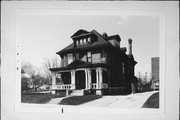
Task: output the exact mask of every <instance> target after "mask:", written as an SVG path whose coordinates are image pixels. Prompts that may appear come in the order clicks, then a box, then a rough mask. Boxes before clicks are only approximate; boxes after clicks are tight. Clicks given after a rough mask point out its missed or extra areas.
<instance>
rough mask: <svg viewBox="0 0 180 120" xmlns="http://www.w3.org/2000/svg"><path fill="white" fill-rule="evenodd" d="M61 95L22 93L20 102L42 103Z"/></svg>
mask: <svg viewBox="0 0 180 120" xmlns="http://www.w3.org/2000/svg"><path fill="white" fill-rule="evenodd" d="M58 97H62V96H60V95H52V94H50V93H31V94H22V96H21V102H22V103H38V104H43V103H46V102H48V101H50V100H51V99H52V98H58Z"/></svg>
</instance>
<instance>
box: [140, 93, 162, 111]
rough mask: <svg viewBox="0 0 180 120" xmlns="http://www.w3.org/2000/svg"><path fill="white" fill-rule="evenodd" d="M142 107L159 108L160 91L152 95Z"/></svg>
mask: <svg viewBox="0 0 180 120" xmlns="http://www.w3.org/2000/svg"><path fill="white" fill-rule="evenodd" d="M142 108H159V92H157V93H154V94H153V95H151V96H150V97H149V98H148V99H147V101H146V102H145V103H144V105H143V106H142Z"/></svg>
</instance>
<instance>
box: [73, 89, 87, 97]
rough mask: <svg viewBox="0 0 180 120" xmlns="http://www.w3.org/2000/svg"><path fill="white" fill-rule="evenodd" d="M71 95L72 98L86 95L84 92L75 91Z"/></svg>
mask: <svg viewBox="0 0 180 120" xmlns="http://www.w3.org/2000/svg"><path fill="white" fill-rule="evenodd" d="M70 95H71V96H81V95H84V90H73V92H72V93H71V94H70Z"/></svg>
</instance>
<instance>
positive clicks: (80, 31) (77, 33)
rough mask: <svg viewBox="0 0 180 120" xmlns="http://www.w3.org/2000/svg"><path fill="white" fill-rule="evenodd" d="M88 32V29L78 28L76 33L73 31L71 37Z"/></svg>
mask: <svg viewBox="0 0 180 120" xmlns="http://www.w3.org/2000/svg"><path fill="white" fill-rule="evenodd" d="M88 33H90V32H88V31H86V30H83V29H80V30H78V31H77V32H76V33H74V34H73V35H72V36H71V38H73V37H77V36H83V35H86V34H88Z"/></svg>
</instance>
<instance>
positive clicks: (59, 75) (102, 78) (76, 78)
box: [51, 67, 109, 95]
mask: <svg viewBox="0 0 180 120" xmlns="http://www.w3.org/2000/svg"><path fill="white" fill-rule="evenodd" d="M108 74H109V72H108V70H107V69H106V68H103V67H96V68H78V69H70V70H61V71H55V72H52V86H51V91H52V93H53V94H55V91H57V90H66V91H68V90H71V91H73V90H86V91H87V90H93V91H96V94H99V95H102V94H103V93H102V90H104V89H107V88H108V79H109V75H108Z"/></svg>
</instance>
